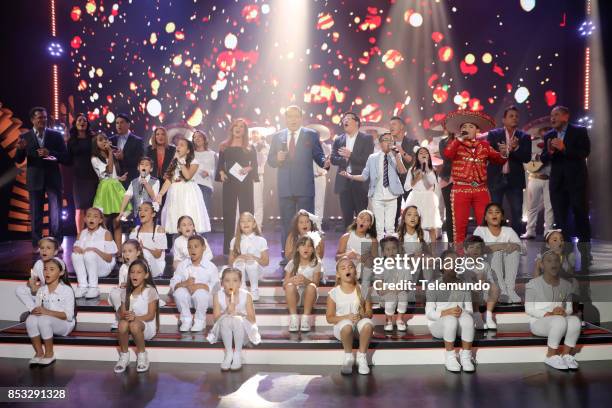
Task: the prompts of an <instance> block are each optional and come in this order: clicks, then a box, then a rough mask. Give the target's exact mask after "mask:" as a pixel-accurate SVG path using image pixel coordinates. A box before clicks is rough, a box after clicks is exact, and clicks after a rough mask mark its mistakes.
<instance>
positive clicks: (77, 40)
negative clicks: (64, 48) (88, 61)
mask: <svg viewBox="0 0 612 408" xmlns="http://www.w3.org/2000/svg"><path fill="white" fill-rule="evenodd" d="M81 44H83V40H81V37H79V36H78V35H75V36H74V37H73V38H72V41H70V46H71V47H72V48H74V49H75V50H76V49H78V48H81Z"/></svg>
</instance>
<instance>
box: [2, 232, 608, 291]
mask: <svg viewBox="0 0 612 408" xmlns="http://www.w3.org/2000/svg"><path fill="white" fill-rule="evenodd" d="M341 236H342V234H341V233H339V232H327V233H326V234H325V236H324V238H323V239H324V241H325V256H324V259H323V266H324V272H325V276H326V277H328V278H332V280H333V278H334V275H335V265H336V261H335V255H336V250H337V248H338V240H339V239H340V237H341ZM264 237H265V238H266V240H267V241H268V246H269V248H270V249H269V254H270V264H269V265H268V266H267V267H266V268H265V273H264V276H263V279H269V280H279V279H282V278H283V276H284V273H283V270H282V267H280V266H279V262H280V261H281V245H280V232H276V231H274V232H266V233H264ZM207 239H208V242H209V244H210V247H211V250H212V252H213V254H214V255H215V257H214V259H213V262H214V263H215V264H216V265H217V266H222V265H225V264H226V263H227V257H225V256H223V233H221V232H211V233H208V234H207ZM74 241H75V237H66V238H64V242H63V244H62V247H63V248H64V252H63V254H62V258H63V259H64V261H66V263H67V267H68V270H69V271H71V272H72V271H73V268H72V262H71V259H70V258H71V254H72V245H73V243H74ZM523 243H524V246H525V248H526V254H525V255H523V256H521V263H520V267H519V274H518V277H519V278H523V279H525V278H529V277H531V276H532V274H533V265H534V260H535V258H536V255H537V254H538V253H539V252H540V251H541V249H542V245H543V243H542V242H541V241H540V240H524V241H523ZM437 245H438V249H437V252H441V250H442V248H443V247H444V246H445V245H446V244H445V243H444V242H441V241H438V243H437ZM592 254H593V265H592V266H591V268H590V270H589V275H590V276H602V275H604V276H611V277H612V242H603V241H594V242H593V244H592ZM36 259H37V256H36V255H34V254H32V247H31V244H30V242H29V241H7V242H2V243H0V277H11V278H15V277H18V276H23V277H26V276H27V275H28V274H29V271H30V268H31V267H32V265H33V262H34V260H36ZM167 261H168V262H167V267H166V270H165V272H164V276H163V277H164V278H168V279H169V278H171V277H172V270H171V268H170V265H171V257H170V256H167ZM116 269H117V270H118V266H117V267H116ZM111 276H114V274H112V275H111Z"/></svg>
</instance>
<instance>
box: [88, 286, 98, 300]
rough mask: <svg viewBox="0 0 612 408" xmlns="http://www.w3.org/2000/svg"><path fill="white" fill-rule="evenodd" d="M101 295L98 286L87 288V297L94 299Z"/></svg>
mask: <svg viewBox="0 0 612 408" xmlns="http://www.w3.org/2000/svg"><path fill="white" fill-rule="evenodd" d="M98 296H100V289H98V288H89V289H87V293H85V298H86V299H93V298H97V297H98Z"/></svg>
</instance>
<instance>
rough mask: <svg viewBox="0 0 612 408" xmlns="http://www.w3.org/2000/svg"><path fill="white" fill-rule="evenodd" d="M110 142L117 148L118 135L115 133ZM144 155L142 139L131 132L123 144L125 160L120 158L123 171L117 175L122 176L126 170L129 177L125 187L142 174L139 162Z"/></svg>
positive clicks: (124, 183)
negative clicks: (139, 172) (139, 170)
mask: <svg viewBox="0 0 612 408" xmlns="http://www.w3.org/2000/svg"><path fill="white" fill-rule="evenodd" d="M110 142H111V144H112V145H113V146H115V148H117V147H118V137H117V135H113V136H112V137H111V138H110ZM142 156H144V146H143V144H142V139H141V138H140V137H138V136H136V135H135V134H133V133H132V132H130V134H129V135H128V139H127V141H126V142H125V145H124V146H123V160H118V162H119V167H120V171H121V173H119V172H117V175H118V176H121V175H123V173H125V172H127V173H128V176H127V179H126V180H125V181H124V182H123V186H124V187H125V188H127V187H128V186H129V185H130V182H131V181H132V180H133V179H135V178H136V177H139V176H140V174H138V162H139V161H140V159H141V158H142Z"/></svg>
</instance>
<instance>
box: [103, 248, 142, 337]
mask: <svg viewBox="0 0 612 408" xmlns="http://www.w3.org/2000/svg"><path fill="white" fill-rule="evenodd" d="M121 255H122V258H123V264H122V265H121V268H119V280H118V281H117V286H115V287H114V288H111V290H110V293H109V294H108V301H109V303H110V304H111V305H112V306H113V308H114V309H115V313H116V312H118V311H119V308H120V307H121V301H122V299H123V298H124V297H125V288H126V287H127V281H128V269H129V267H130V265H131V264H132V262H134V261H135V260H137V259H141V260H144V255H143V253H142V247H141V246H140V242H138V241H136V240H135V239H128V240H127V241H125V242H124V243H123V245H122V246H121ZM118 327H119V321H118V320H117V315H115V321H114V322H113V323H112V324H111V330H114V329H117V328H118Z"/></svg>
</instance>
